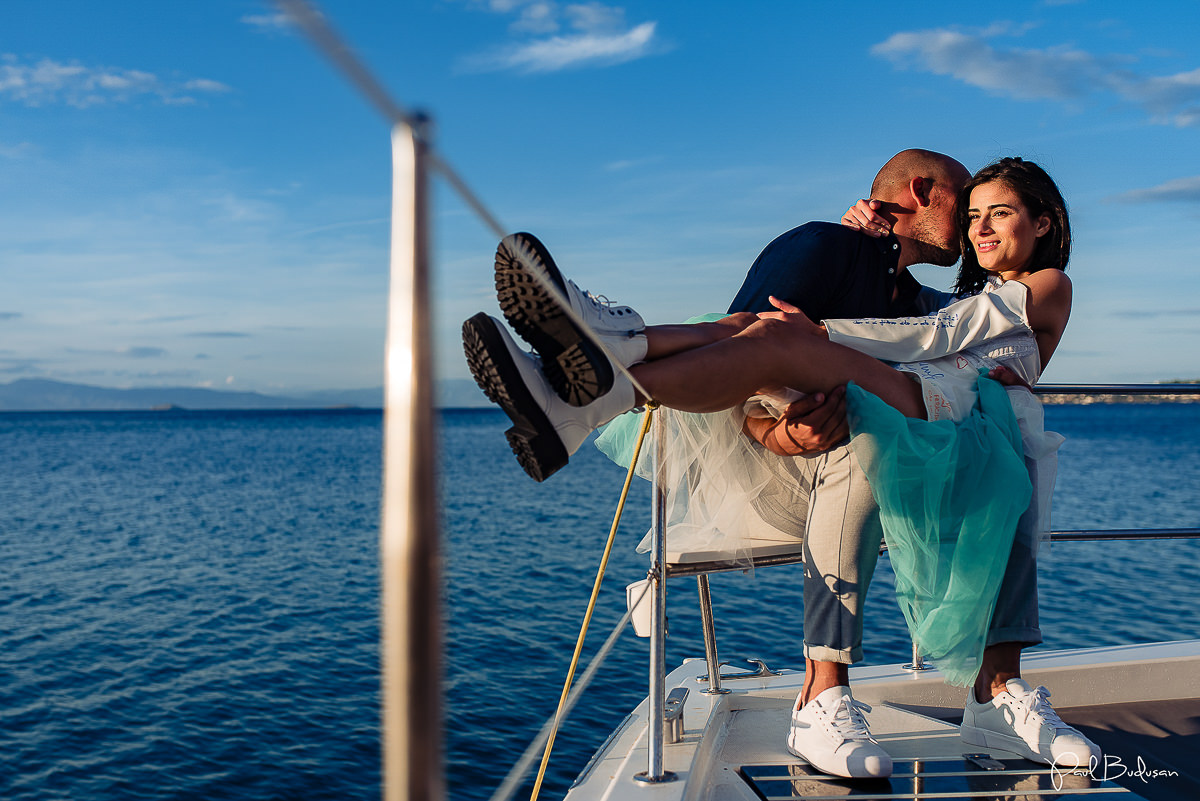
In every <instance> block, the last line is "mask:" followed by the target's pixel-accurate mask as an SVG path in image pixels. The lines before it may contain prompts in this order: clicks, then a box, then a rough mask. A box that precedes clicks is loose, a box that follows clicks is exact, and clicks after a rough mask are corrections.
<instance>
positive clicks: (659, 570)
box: [634, 409, 675, 782]
mask: <svg viewBox="0 0 1200 801" xmlns="http://www.w3.org/2000/svg"><path fill="white" fill-rule="evenodd" d="M666 429H667V426H666V421H665V420H664V419H663V412H662V410H661V409H659V410H658V411H656V412H655V420H654V491H653V496H652V501H653V506H652V512H653V518H654V519H653V525H652V527H651V532H652V533H651V538H650V539H651V544H650V573H649V576H648V578H649V579H650V603H651V605H652V610H651V618H650V692H649V698H648V699H647V701H648V704H649V716H648V718H647V721H646V752H647V764H646V772H645V773H639V774H637V775H636V776H635V777H634V778H635V779H636V780H637V781H641V782H669V781H674V779H675V774H674V773H671V772H670V771H669V770H666V768H665V767H664V753H663V752H664V744H665V740H666V737H665V734H664V732H663V722H664V720H665V719H666V714H667V698H666V695H667V693H666V679H667V675H666V674H667V574H666V566H665V563H666V552H667V544H666V533H667V504H666V492H665V491H664V489H663V486H662V481H661V474H662V465H663V460H664V458H665V456H666V447H667V431H666Z"/></svg>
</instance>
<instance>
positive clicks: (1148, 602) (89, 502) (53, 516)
mask: <svg viewBox="0 0 1200 801" xmlns="http://www.w3.org/2000/svg"><path fill="white" fill-rule="evenodd" d="M1047 426H1048V427H1049V428H1051V429H1053V430H1057V431H1059V432H1061V433H1063V434H1064V435H1066V437H1067V441H1066V444H1065V445H1064V446H1063V448H1062V451H1061V461H1060V469H1059V478H1058V484H1057V489H1056V492H1055V499H1054V525H1055V527H1056V528H1059V529H1076V528H1136V527H1153V528H1173V527H1192V526H1197V524H1198V523H1200V492H1198V490H1200V459H1198V458H1197V452H1198V448H1197V443H1198V442H1200V436H1198V435H1200V404H1178V405H1171V404H1145V405H1137V404H1134V405H1106V404H1096V405H1089V406H1052V407H1049V408H1047ZM506 427H507V421H506V420H505V418H504V417H503V415H502V414H500V413H499V412H498V411H495V410H447V411H443V412H441V413H440V417H439V431H438V435H439V442H440V447H439V452H438V464H436V465H434V466H431V469H434V470H436V471H437V475H438V480H439V484H440V491H441V509H442V527H443V531H442V534H443V544H442V553H441V558H442V561H443V576H442V586H443V597H442V608H441V615H442V619H443V621H444V626H443V629H442V631H443V648H442V650H443V665H444V678H443V681H442V686H441V687H440V688H434V687H430V688H429V691H430V692H435V691H437V690H438V689H440V691H441V692H442V697H443V698H444V718H443V721H442V725H441V729H442V736H443V738H444V746H443V753H444V771H445V776H446V781H447V787H448V795H449V797H450V798H452V799H487V798H489V797H491V795H492V793H493V792H494V791H495V789H496V787H497V786H498V785H499V784H500V782H501V780H502V779H503V778H504V777H505V775H506V774H507V772H508V771H509V769H510V767H511V766H512V764H513V763H514V762H515V761H516V759H517V757H518V756H519V755H520V754H521V753H522V751H523V750H524V749H525V747H526V745H527V744H528V742H529V741H530V740H531V739H532V737H533V736H534V734H535V733H536V731H537V730H538V729H539V728H540V727H541V725H542V724H543V722H544V721H545V720H546V719H547V718H548V717H549V716H550V715H551V714H552V713H553V710H554V707H555V705H556V703H557V699H558V696H559V692H560V689H561V684H562V680H563V677H564V675H565V672H566V669H567V665H568V662H569V659H570V656H571V652H572V648H573V646H574V643H575V638H576V635H577V633H578V630H579V625H580V622H581V619H582V617H583V613H584V607H585V604H586V601H587V598H588V595H589V593H590V591H591V587H592V583H593V581H594V577H595V570H596V566H597V564H598V562H599V559H600V555H601V549H602V547H603V544H604V541H605V539H606V537H607V535H608V531H609V527H610V524H611V518H612V514H613V512H614V509H615V507H616V502H617V496H618V492H619V489H620V486H621V483H622V480H623V477H624V471H623V470H622V469H621V468H620V467H618V466H617V465H614V464H612V463H610V462H608V461H607V460H606V459H605V458H604V457H603V456H602V455H601V454H600V453H599V452H597V451H595V450H594V449H593V448H592V447H591V446H590V445H585V446H584V448H583V449H582V450H581V451H580V453H579V454H578V455H577V456H576V457H573V458H572V462H571V464H570V465H569V466H568V467H567V468H566V469H564V470H563V471H561V472H560V473H559V474H557V475H555V476H553V477H551V478H550V479H549V480H548V481H546V482H545V483H544V484H536V483H534V482H533V481H531V480H529V479H528V478H527V477H526V476H525V474H524V473H523V472H522V471H521V469H520V468H519V467H518V466H517V464H516V462H515V460H514V459H513V458H512V456H511V454H510V452H509V450H508V447H507V444H506V442H505V440H504V437H503V431H504V429H505V428H506ZM381 442H382V417H381V414H380V413H379V412H378V411H362V410H338V411H295V412H293V411H278V412H263V411H236V412H188V411H180V410H174V411H165V412H145V413H140V412H106V413H5V414H0V454H3V457H2V458H3V463H4V465H5V470H4V472H3V476H2V478H0V565H3V567H2V568H0V799H4V800H5V801H18V800H24V799H38V800H39V801H42V800H46V801H50V800H54V801H59V800H62V801H67V800H68V799H69V800H70V801H113V799H130V800H140V799H147V800H148V799H154V800H155V801H167V800H168V799H172V800H176V799H254V801H263V800H264V799H297V800H298V799H306V800H309V801H316V800H317V799H339V800H340V801H344V800H345V799H369V798H378V797H379V796H380V768H379V763H380V745H379V742H380V727H379V716H380V713H379V613H378V607H379V569H378V556H377V554H378V548H377V541H378V521H379V498H380V472H381V471H380V451H381ZM648 521H649V488H648V486H647V485H646V484H645V483H644V482H642V481H640V480H638V481H637V482H636V483H635V486H634V488H633V492H632V495H631V500H630V503H629V506H628V508H627V511H626V514H625V519H624V521H623V522H622V524H621V528H620V530H619V532H618V537H617V543H616V547H615V549H614V553H613V556H612V558H611V560H610V564H609V567H608V575H607V577H606V578H605V581H604V585H603V589H602V592H601V597H600V604H599V608H598V610H597V612H596V614H595V617H594V619H593V621H592V627H591V633H590V634H589V637H588V640H587V644H586V647H585V649H584V659H585V661H587V660H588V659H590V658H591V656H592V655H593V654H595V652H596V650H597V648H598V647H599V645H600V643H601V642H602V641H603V640H604V638H605V637H606V636H607V635H608V633H609V632H610V631H612V629H613V627H614V626H615V624H616V623H617V622H618V621H619V619H620V617H621V615H622V613H623V611H624V609H623V606H624V587H625V585H626V584H628V583H631V582H633V581H636V580H638V579H640V578H643V577H644V575H645V572H646V566H647V562H646V557H645V556H642V555H639V554H637V553H636V552H635V551H634V546H635V544H636V543H637V542H638V541H639V540H640V539H641V537H642V535H643V534H644V533H645V531H646V528H647V526H648ZM800 571H801V568H800V567H798V566H794V567H780V568H770V569H759V570H755V571H753V572H752V573H749V574H741V573H734V574H722V575H718V576H714V577H713V580H712V585H713V597H714V607H715V613H716V617H717V631H718V637H719V643H720V649H721V654H722V657H723V658H725V659H731V660H736V659H739V658H745V657H757V658H761V659H764V660H765V661H766V662H767V663H768V664H769V665H771V666H772V667H799V666H801V665H802V656H801V638H802V631H801V616H802V593H801V572H800ZM1040 581H1041V590H1040V592H1041V609H1042V619H1043V629H1044V634H1045V638H1046V643H1045V644H1044V645H1043V646H1040V647H1043V648H1074V647H1083V646H1089V645H1108V644H1117V643H1125V642H1137V641H1156V640H1169V639H1179V638H1195V637H1200V543H1198V542H1194V541H1170V540H1161V541H1150V542H1110V543H1082V544H1079V543H1067V544H1055V545H1053V546H1052V547H1050V549H1049V551H1048V552H1043V554H1042V558H1041V562H1040ZM892 593H893V586H892V583H891V571H890V567H889V565H888V564H887V560H886V558H884V559H883V560H881V563H880V566H879V569H878V572H877V574H876V579H875V583H874V584H873V587H872V595H871V598H870V599H869V601H868V605H867V613H866V628H867V635H866V661H867V662H868V663H886V662H895V661H899V660H904V659H906V658H907V657H908V656H909V645H908V639H907V637H906V633H905V628H904V623H903V618H902V617H901V615H900V613H899V611H898V610H897V608H896V605H895V602H894V596H893V595H892ZM697 606H698V605H697V600H696V589H695V582H694V580H692V579H677V580H673V581H672V582H670V585H669V590H668V617H669V628H670V638H669V640H668V647H667V661H668V664H675V663H678V662H679V661H681V660H682V659H684V658H688V657H699V656H702V655H703V643H702V639H701V635H700V624H699V616H698V610H697ZM647 651H648V648H647V641H646V640H643V639H639V638H637V637H635V636H634V635H633V633H632V631H631V630H626V631H625V632H624V633H623V634H622V635H621V637H620V639H619V640H618V641H617V645H616V647H615V649H614V650H613V652H612V654H611V655H610V656H609V658H608V660H607V661H606V662H605V664H604V666H603V667H602V669H601V670H600V672H599V673H598V674H597V678H596V680H595V681H594V682H593V683H592V684H591V685H590V686H589V687H588V689H587V690H586V692H585V693H584V695H583V697H582V700H581V702H580V705H579V706H578V707H577V708H576V710H575V711H574V713H573V714H572V715H571V717H570V718H569V719H568V721H567V723H566V726H565V728H564V731H563V733H562V734H561V735H560V736H559V738H558V741H557V744H556V746H555V752H554V756H553V758H552V760H551V762H550V767H549V771H548V773H547V780H546V784H545V786H544V788H543V791H542V797H544V798H560V797H561V796H562V795H563V793H564V792H565V790H566V788H567V787H568V786H569V784H570V782H571V781H572V779H573V778H574V776H575V775H576V774H577V773H578V771H579V770H580V768H581V767H582V766H583V765H584V763H585V762H586V761H587V759H588V757H589V756H590V755H591V754H592V752H593V751H594V750H595V749H596V748H597V747H598V746H599V745H600V743H601V742H602V741H603V740H604V738H605V737H606V736H607V734H608V732H609V731H610V730H611V729H612V728H613V727H614V726H615V725H616V724H617V723H619V722H620V721H621V719H622V718H623V717H624V716H625V715H626V713H627V712H628V711H629V710H630V709H631V708H632V707H633V706H634V705H636V704H637V702H638V701H639V700H640V699H641V698H642V697H643V696H644V695H645V693H646V665H647ZM434 735H435V732H434V731H432V730H431V732H430V736H434ZM527 787H528V783H526V788H527ZM522 792H523V794H522V797H528V790H527V789H525V790H523V791H522Z"/></svg>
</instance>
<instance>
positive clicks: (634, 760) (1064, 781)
mask: <svg viewBox="0 0 1200 801" xmlns="http://www.w3.org/2000/svg"><path fill="white" fill-rule="evenodd" d="M705 672H706V670H705V663H704V661H703V660H692V661H689V662H687V663H685V664H684V665H682V666H681V667H679V668H678V669H676V670H675V671H673V672H672V673H671V674H670V675H669V676H668V678H667V689H668V691H670V690H671V689H673V688H676V687H686V688H687V689H688V695H687V698H686V700H685V702H684V711H683V735H682V737H681V739H680V741H679V742H677V743H672V744H668V745H667V746H666V750H665V754H664V758H665V767H666V769H667V770H669V771H671V772H672V773H674V774H675V777H676V779H675V781H669V782H664V783H660V784H645V783H643V782H639V781H636V780H635V778H634V777H635V775H636V774H638V773H641V772H643V771H645V769H646V759H647V757H646V713H647V705H646V703H645V702H643V703H642V704H641V705H639V706H638V708H637V709H635V710H634V711H633V712H632V713H631V714H630V716H629V718H627V719H626V721H625V722H624V723H623V724H622V725H621V727H619V728H618V729H617V731H616V732H614V735H613V737H612V738H610V740H609V742H607V743H606V744H605V745H604V746H603V747H602V748H601V750H600V752H598V753H597V755H596V757H595V758H594V759H593V761H592V763H590V764H589V765H588V767H587V768H585V770H584V771H583V773H582V774H581V776H580V778H579V780H578V781H577V782H576V785H575V786H574V787H573V788H572V789H571V791H570V792H569V793H568V795H567V798H568V801H589V800H590V799H627V798H637V799H643V800H644V801H676V800H677V799H678V801H737V800H740V799H744V800H745V801H762V799H776V798H810V799H820V798H845V797H856V798H863V799H884V798H889V799H890V798H907V799H933V798H939V799H1013V798H1076V797H1083V796H1105V797H1108V796H1112V797H1115V798H1121V799H1131V801H1132V799H1138V798H1174V797H1184V796H1180V795H1178V793H1177V792H1175V791H1173V790H1171V789H1169V788H1170V787H1171V786H1172V785H1170V784H1169V782H1170V781H1172V780H1174V781H1175V782H1176V783H1178V782H1179V781H1180V779H1179V777H1178V776H1176V777H1174V778H1173V779H1172V777H1169V776H1166V775H1165V774H1155V775H1154V776H1151V777H1150V778H1148V779H1147V778H1146V777H1145V776H1142V777H1138V778H1137V779H1136V780H1133V781H1130V780H1128V779H1129V773H1130V771H1132V770H1135V769H1136V763H1135V762H1134V755H1132V754H1130V755H1125V758H1126V761H1127V762H1128V763H1129V764H1125V763H1124V762H1123V763H1121V765H1120V766H1118V765H1117V763H1113V764H1112V765H1110V768H1109V770H1108V774H1107V778H1106V775H1105V773H1104V769H1103V767H1102V766H1101V767H1100V768H1099V769H1098V770H1096V771H1093V772H1091V773H1090V774H1088V773H1087V772H1082V773H1083V774H1084V775H1081V774H1078V773H1072V772H1070V771H1065V770H1056V769H1051V768H1049V767H1046V766H1043V765H1037V764H1034V763H1032V762H1028V761H1025V760H1023V759H1020V758H1017V757H1015V756H1013V755H1011V754H1006V753H1004V752H1001V751H996V750H993V751H992V752H990V753H989V754H988V755H987V756H988V757H990V758H991V759H990V761H989V760H988V759H984V760H979V761H972V760H968V759H965V758H964V752H973V751H975V750H977V749H966V748H964V746H963V744H962V743H961V741H960V740H959V737H958V727H957V726H956V725H955V724H954V723H953V722H948V721H947V720H943V719H939V717H943V718H944V717H952V716H953V714H954V713H955V710H957V711H958V712H961V709H962V701H963V697H964V694H965V693H966V690H963V689H962V688H958V687H949V686H947V685H945V684H944V683H943V682H942V680H941V676H940V674H938V673H937V672H936V671H933V670H930V671H926V672H923V673H920V674H913V673H909V672H906V671H904V670H903V669H901V668H899V667H897V666H878V667H864V668H856V669H854V670H853V672H852V681H853V685H854V688H855V697H856V698H858V699H860V700H862V701H865V702H866V703H868V704H870V705H871V706H872V707H873V709H872V711H871V712H870V713H868V715H867V717H868V719H869V721H870V724H871V731H872V733H873V734H874V735H875V736H876V738H877V739H878V740H879V741H880V743H881V744H882V745H883V746H884V747H885V748H886V749H887V750H888V752H889V753H890V754H891V755H892V758H893V760H894V761H895V771H894V773H893V775H892V777H891V778H890V779H881V780H871V781H864V780H857V781H851V780H846V779H834V778H830V777H825V776H822V775H821V774H819V773H817V772H816V771H814V770H813V769H812V768H811V767H809V766H808V765H806V764H805V763H804V761H803V760H801V759H799V758H797V757H795V756H793V755H792V754H790V753H788V751H787V749H786V748H785V747H784V737H785V734H786V731H787V726H788V719H789V715H790V710H791V707H792V704H793V702H794V700H795V697H796V694H797V693H798V692H799V689H800V685H801V682H802V681H803V674H802V673H800V672H797V671H784V672H782V674H781V675H777V676H768V677H760V678H753V679H738V680H732V681H727V682H726V687H727V688H729V689H730V690H732V692H730V693H729V694H726V695H715V696H710V695H706V694H705V693H704V690H705V689H706V688H707V684H706V683H702V682H699V681H697V677H698V676H701V675H703V674H704V673H705ZM1024 673H1025V675H1026V677H1027V678H1028V680H1029V681H1030V682H1031V683H1033V684H1046V685H1048V686H1050V687H1051V688H1053V692H1054V703H1055V707H1056V708H1057V709H1060V710H1063V709H1069V708H1086V709H1087V710H1091V711H1096V710H1099V711H1101V712H1102V711H1103V709H1104V708H1105V707H1108V706H1111V705H1117V704H1131V703H1137V702H1156V701H1168V700H1170V701H1177V700H1179V699H1198V698H1200V641H1188V642H1181V643H1161V644H1154V645H1140V646H1121V647H1112V648H1096V649H1082V650H1075V651H1059V652H1046V653H1031V654H1029V655H1028V656H1027V657H1026V660H1025V670H1024ZM939 713H943V714H940V715H939ZM944 713H949V715H947V714H944ZM1066 717H1067V720H1068V722H1071V719H1070V717H1069V716H1066ZM1115 734H1116V735H1117V736H1118V737H1119V735H1120V732H1119V731H1118V732H1116V733H1115ZM1167 734H1170V733H1169V732H1164V736H1166V735H1167ZM1181 736H1183V737H1185V738H1187V739H1186V744H1185V746H1186V747H1185V748H1184V750H1185V751H1186V750H1187V747H1193V746H1194V745H1195V744H1196V742H1197V741H1200V726H1198V727H1197V730H1196V732H1195V734H1193V735H1187V734H1186V733H1185V734H1184V735H1181ZM1164 743H1165V740H1164ZM1142 744H1143V745H1144V743H1142ZM1102 745H1103V743H1102ZM1175 745H1176V746H1178V745H1179V743H1175ZM1111 747H1112V746H1108V747H1106V751H1107V750H1109V748H1111ZM1163 750H1164V751H1165V750H1166V749H1165V748H1164V749H1163ZM1136 756H1137V757H1141V756H1142V755H1141V754H1137V755H1136ZM989 767H990V768H992V769H988V768H989ZM1120 768H1124V776H1123V777H1122V776H1118V775H1117V773H1118V771H1119V769H1120ZM1153 770H1155V769H1154V768H1152V769H1151V772H1153ZM1122 778H1124V779H1125V780H1124V781H1121V782H1120V783H1118V782H1117V781H1114V779H1118V780H1119V779H1122ZM1184 778H1185V780H1186V779H1187V777H1186V774H1185V777H1184ZM1164 793H1165V794H1164Z"/></svg>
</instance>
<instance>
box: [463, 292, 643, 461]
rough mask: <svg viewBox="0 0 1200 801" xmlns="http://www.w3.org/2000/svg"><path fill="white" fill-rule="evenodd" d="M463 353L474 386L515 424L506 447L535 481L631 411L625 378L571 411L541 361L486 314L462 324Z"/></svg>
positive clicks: (631, 395)
mask: <svg viewBox="0 0 1200 801" xmlns="http://www.w3.org/2000/svg"><path fill="white" fill-rule="evenodd" d="M463 350H464V351H465V352H466V356H467V365H468V366H469V367H470V368H471V375H473V376H474V377H475V383H477V384H479V387H480V389H482V390H483V393H484V394H485V395H487V397H488V400H490V401H491V402H492V403H495V404H497V405H499V406H500V407H501V408H502V409H503V410H504V413H505V414H507V415H508V419H509V420H511V421H512V423H513V427H512V428H510V429H508V431H506V432H504V433H505V436H507V437H508V444H509V445H510V446H511V447H512V451H513V454H514V455H515V456H516V457H517V461H518V462H520V463H521V467H523V468H524V469H525V472H526V473H528V474H529V475H530V477H532V478H533V479H534V480H535V481H545V480H546V478H548V477H549V476H550V475H551V474H552V473H554V472H555V471H556V470H558V469H559V468H561V467H562V466H563V465H565V464H566V463H567V458H568V457H569V456H570V455H571V454H572V453H574V452H575V451H577V450H579V446H580V445H582V444H583V441H584V440H585V439H587V435H588V434H590V433H591V432H592V431H595V430H596V429H597V428H599V427H600V426H602V425H604V424H605V423H607V422H608V421H609V420H611V419H613V418H614V417H616V416H617V415H618V414H621V413H622V412H627V411H629V410H630V409H632V408H633V402H634V391H633V385H632V384H631V383H630V382H629V380H628V379H626V378H625V377H624V376H617V380H616V381H615V383H614V384H613V386H612V388H611V389H610V390H609V391H608V392H607V393H606V394H605V395H604V396H603V397H602V398H600V399H599V400H597V401H596V402H595V403H591V404H588V405H587V406H582V407H575V406H569V405H567V404H566V403H564V402H563V401H562V400H561V399H559V397H558V395H556V394H555V392H554V390H553V389H551V387H550V384H549V383H548V382H547V381H546V377H545V376H544V375H543V374H542V370H541V364H540V363H539V362H538V360H537V359H536V358H534V356H533V355H532V354H529V353H526V352H524V351H523V350H521V348H520V347H519V346H518V345H517V343H516V341H514V340H513V338H512V337H511V336H509V334H508V331H507V330H505V328H504V326H503V325H502V324H501V323H500V321H499V320H497V319H495V318H493V317H489V316H488V315H486V314H484V313H482V312H480V313H479V314H476V315H475V316H474V317H472V318H471V319H469V320H467V321H466V322H465V323H463Z"/></svg>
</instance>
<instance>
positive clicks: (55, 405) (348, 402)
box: [0, 378, 489, 412]
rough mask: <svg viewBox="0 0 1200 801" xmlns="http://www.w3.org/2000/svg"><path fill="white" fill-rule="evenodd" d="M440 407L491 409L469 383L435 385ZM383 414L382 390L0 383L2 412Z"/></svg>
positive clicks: (31, 381)
mask: <svg viewBox="0 0 1200 801" xmlns="http://www.w3.org/2000/svg"><path fill="white" fill-rule="evenodd" d="M437 405H438V406H439V407H441V408H457V407H464V408H472V407H480V406H488V405H489V404H488V402H487V400H486V399H485V398H484V397H483V393H481V392H480V391H479V389H478V388H477V387H476V386H475V383H474V382H473V381H471V380H470V379H450V380H446V381H441V382H439V383H438V385H437ZM347 406H348V407H359V408H364V409H379V408H382V406H383V388H382V387H375V388H372V389H351V390H324V391H321V392H307V393H303V394H299V395H294V396H284V395H264V394H262V393H259V392H233V391H228V390H219V389H199V388H195V387H139V388H133V389H112V388H109V387H95V386H90V385H87V384H70V383H66V382H63V381H50V380H47V379H42V378H21V379H18V380H16V381H13V382H12V383H9V384H0V411H6V412H16V411H27V412H44V411H64V412H65V411H132V410H143V411H145V410H153V409H171V408H179V409H196V410H203V409H328V408H337V407H347Z"/></svg>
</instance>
